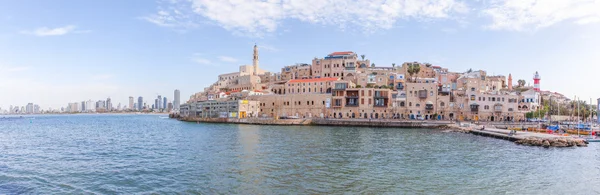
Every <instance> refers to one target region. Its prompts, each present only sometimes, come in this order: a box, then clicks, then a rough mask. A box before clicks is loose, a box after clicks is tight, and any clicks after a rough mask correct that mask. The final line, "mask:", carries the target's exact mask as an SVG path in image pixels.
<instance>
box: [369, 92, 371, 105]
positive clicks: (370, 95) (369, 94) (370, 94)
mask: <svg viewBox="0 0 600 195" xmlns="http://www.w3.org/2000/svg"><path fill="white" fill-rule="evenodd" d="M369 96H371V90H369ZM369 104H371V103H369Z"/></svg>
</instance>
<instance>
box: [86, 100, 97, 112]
mask: <svg viewBox="0 0 600 195" xmlns="http://www.w3.org/2000/svg"><path fill="white" fill-rule="evenodd" d="M85 110H86V111H87V112H95V111H96V103H95V102H94V101H92V100H88V101H86V102H85Z"/></svg>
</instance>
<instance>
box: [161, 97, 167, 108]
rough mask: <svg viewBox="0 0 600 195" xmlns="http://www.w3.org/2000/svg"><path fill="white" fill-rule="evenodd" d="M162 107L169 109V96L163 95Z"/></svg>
mask: <svg viewBox="0 0 600 195" xmlns="http://www.w3.org/2000/svg"><path fill="white" fill-rule="evenodd" d="M162 109H163V110H166V109H167V97H163V102H162Z"/></svg>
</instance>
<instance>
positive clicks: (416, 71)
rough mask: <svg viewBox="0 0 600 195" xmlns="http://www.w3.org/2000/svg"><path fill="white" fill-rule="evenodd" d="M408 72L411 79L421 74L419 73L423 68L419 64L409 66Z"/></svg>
mask: <svg viewBox="0 0 600 195" xmlns="http://www.w3.org/2000/svg"><path fill="white" fill-rule="evenodd" d="M407 71H408V74H409V75H410V77H411V78H412V77H413V75H415V74H419V72H420V71H421V66H420V65H419V64H409V65H408V70H407ZM413 81H414V78H413Z"/></svg>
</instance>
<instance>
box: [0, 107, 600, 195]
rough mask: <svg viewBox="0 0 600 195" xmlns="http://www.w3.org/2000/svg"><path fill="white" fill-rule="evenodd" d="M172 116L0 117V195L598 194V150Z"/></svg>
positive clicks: (598, 146)
mask: <svg viewBox="0 0 600 195" xmlns="http://www.w3.org/2000/svg"><path fill="white" fill-rule="evenodd" d="M165 116H166V115H118V114H96V115H94V114H89V115H39V116H23V117H22V118H21V117H18V116H11V117H6V116H0V194H600V143H590V144H589V146H588V147H579V148H577V147H575V148H542V147H530V146H521V145H516V144H514V143H513V142H509V141H506V140H499V139H494V138H489V137H481V136H476V135H471V134H463V133H454V132H446V131H443V130H437V129H401V128H368V127H320V126H257V125H242V124H206V123H191V122H181V121H177V120H174V119H169V118H166V117H165Z"/></svg>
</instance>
